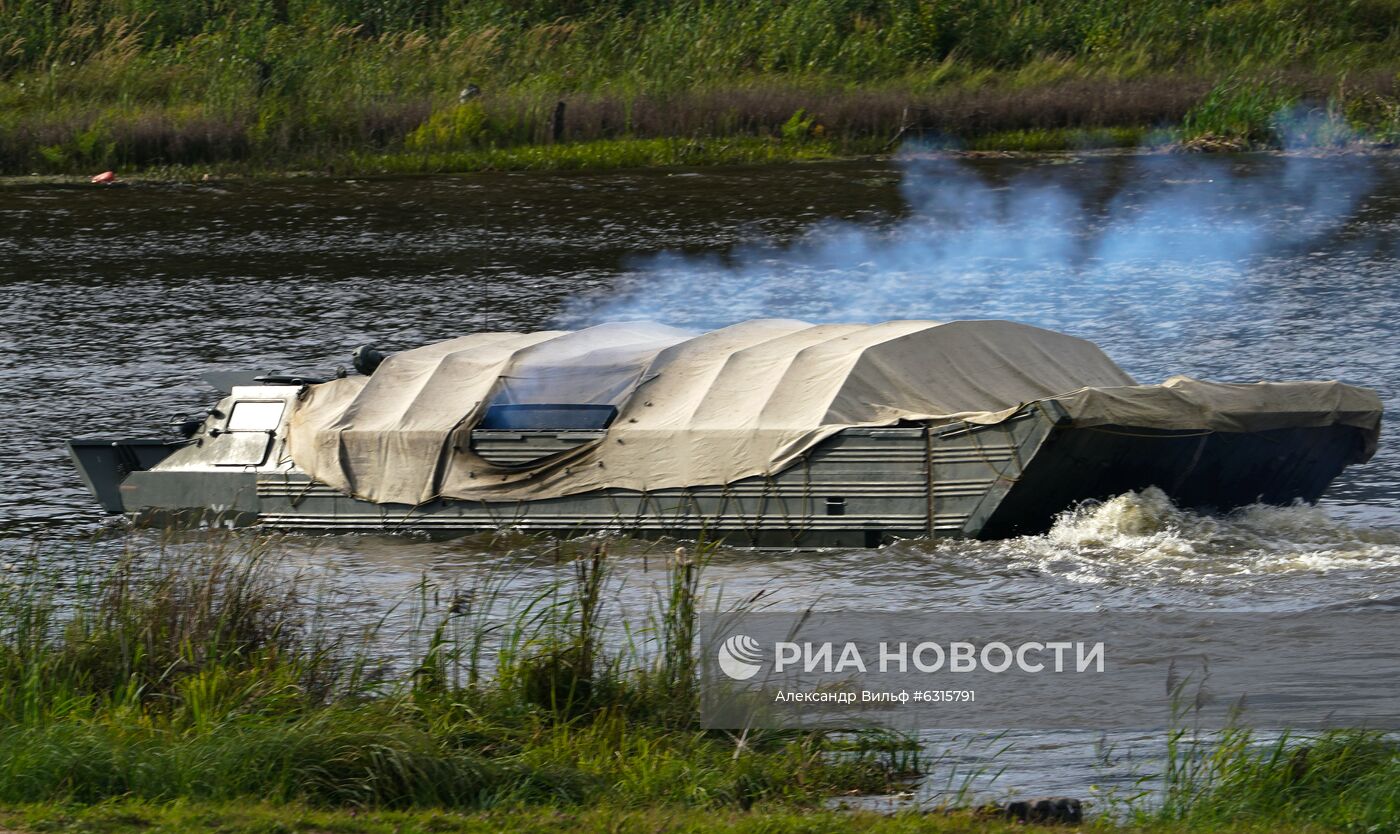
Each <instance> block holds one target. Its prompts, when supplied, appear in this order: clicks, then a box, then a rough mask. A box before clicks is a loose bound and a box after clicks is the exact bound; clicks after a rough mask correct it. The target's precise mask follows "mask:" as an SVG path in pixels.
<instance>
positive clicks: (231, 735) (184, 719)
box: [0, 536, 1400, 834]
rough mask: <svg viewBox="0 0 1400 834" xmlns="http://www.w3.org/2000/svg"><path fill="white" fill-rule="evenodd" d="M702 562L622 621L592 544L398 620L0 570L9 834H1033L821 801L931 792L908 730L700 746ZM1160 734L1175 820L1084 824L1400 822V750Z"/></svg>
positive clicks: (312, 604)
mask: <svg viewBox="0 0 1400 834" xmlns="http://www.w3.org/2000/svg"><path fill="white" fill-rule="evenodd" d="M706 553H707V551H706V549H705V548H703V547H702V548H698V549H691V550H681V551H678V552H677V553H676V554H675V555H674V556H671V557H668V558H667V559H665V560H658V562H662V561H664V562H665V564H664V566H661V565H659V566H658V570H660V571H661V572H662V573H661V575H660V576H659V578H658V585H657V595H656V602H655V604H654V605H653V606H652V607H651V609H650V610H648V611H645V612H632V613H631V614H630V616H629V619H627V620H626V621H625V622H624V621H618V620H614V619H613V618H614V617H616V616H619V615H617V614H615V613H613V612H612V609H611V608H610V606H609V605H608V604H607V602H606V600H607V595H608V592H607V591H606V588H607V575H608V557H607V554H606V551H605V549H604V548H602V547H600V546H597V545H589V544H587V543H579V544H576V545H569V544H565V545H557V544H555V545H551V544H549V543H541V545H540V547H539V552H538V554H537V555H539V556H546V557H548V558H551V559H553V560H555V563H554V564H555V566H556V571H557V576H558V577H559V579H558V582H557V584H555V585H553V586H550V587H548V588H547V589H546V590H545V591H543V592H540V593H537V594H535V595H533V596H532V597H531V598H529V599H520V598H519V595H518V594H516V595H509V594H507V593H506V591H507V584H508V583H509V581H510V577H509V576H500V577H496V578H488V579H486V580H483V581H481V582H478V583H476V584H474V585H471V586H465V587H456V586H450V585H441V584H434V583H431V582H429V581H427V580H426V579H425V580H424V581H423V582H421V583H419V584H418V585H417V586H415V587H413V588H411V589H406V592H405V594H404V596H403V598H402V599H401V600H400V601H398V602H397V603H394V604H393V605H391V606H389V607H388V608H387V609H386V604H385V601H384V600H382V599H381V600H374V601H367V600H364V599H361V598H359V597H358V596H356V595H354V594H349V593H347V592H345V591H344V590H335V587H338V586H332V585H330V584H328V583H326V582H324V581H321V580H317V579H315V578H313V577H310V576H307V575H305V574H300V573H297V572H296V571H295V570H294V569H293V567H292V566H291V565H290V563H288V562H287V561H286V559H285V558H284V557H283V556H281V555H280V554H279V552H278V550H277V547H276V543H275V542H252V541H250V540H247V539H237V538H224V537H222V536H211V537H210V538H209V539H208V540H207V541H203V542H202V543H199V544H196V545H190V544H188V543H187V544H184V545H180V546H178V547H176V546H172V547H170V548H167V549H154V550H143V551H139V552H132V553H129V554H128V555H127V556H126V557H125V558H123V559H120V560H117V561H116V562H111V561H97V560H94V559H89V558H86V557H84V556H83V555H82V554H79V553H72V552H52V553H46V554H44V558H40V557H39V556H38V555H36V556H35V557H34V558H32V559H29V560H26V561H21V562H18V563H12V564H7V565H5V566H3V571H0V829H3V828H10V829H16V830H24V831H70V830H71V831H89V832H91V831H112V832H124V831H137V830H141V831H192V830H220V831H227V832H241V831H250V832H251V831H263V832H267V831H303V830H306V831H344V832H388V831H395V832H409V831H490V830H521V831H540V832H546V831H561V832H563V831H569V832H579V834H587V832H592V831H600V832H601V831H608V832H618V831H662V830H664V831H678V832H679V831H701V830H719V831H733V832H772V833H773V834H781V832H789V831H790V832H808V833H809V834H816V832H827V831H831V832H836V831H869V832H912V831H1002V830H1007V829H1008V828H1010V827H1016V828H1017V829H1018V830H1024V826H1022V825H1020V824H1019V823H1018V824H1015V825H1013V824H1011V823H1009V822H1008V821H1007V820H1006V819H1005V818H1004V817H1002V816H1001V815H1000V814H999V813H996V812H992V813H987V812H978V811H976V810H973V809H966V810H959V811H953V812H948V813H944V812H935V813H904V814H896V815H893V816H889V815H881V814H876V813H872V812H868V811H865V812H862V811H847V810H841V809H839V808H838V807H836V805H835V803H837V802H839V800H841V798H843V797H848V796H856V795H866V794H881V793H887V792H889V791H891V790H894V789H904V788H907V787H908V786H909V784H910V780H911V779H914V778H917V777H918V776H920V775H932V776H934V778H937V776H938V774H936V773H934V774H926V773H924V772H923V771H924V768H923V767H922V766H921V762H920V758H919V755H918V752H917V750H916V749H913V748H911V747H910V745H909V744H908V743H907V742H906V741H905V740H903V739H900V738H895V737H888V736H884V735H879V734H865V735H860V736H854V737H853V736H850V735H842V736H839V737H835V736H831V735H827V734H821V733H793V732H749V733H744V734H734V733H726V732H715V731H705V730H702V729H700V728H699V727H698V726H697V724H696V703H697V692H696V672H697V663H698V660H697V656H696V652H695V622H696V621H695V613H696V608H697V606H698V605H699V600H700V593H699V589H700V586H701V581H702V573H703V570H704V561H705V559H706V558H707V556H706ZM386 610H387V611H388V613H387V614H386V613H385V612H386ZM608 635H610V636H608ZM619 635H626V636H627V638H626V639H625V640H619ZM853 741H854V742H856V743H852V742H853ZM1167 742H1168V745H1167V749H1168V751H1169V754H1170V755H1169V757H1168V765H1167V769H1166V772H1165V774H1163V775H1162V778H1161V781H1160V782H1159V783H1156V784H1160V785H1161V787H1162V789H1163V791H1164V792H1163V794H1162V795H1163V797H1164V801H1162V802H1161V803H1159V804H1157V805H1150V806H1145V807H1143V808H1133V807H1126V808H1116V809H1115V808H1099V809H1098V810H1099V811H1100V812H1109V813H1108V814H1107V815H1106V816H1101V817H1099V818H1097V819H1096V820H1094V821H1092V822H1091V826H1092V827H1096V828H1101V829H1104V830H1117V831H1129V830H1143V831H1225V830H1261V831H1262V830H1270V831H1277V830H1285V831H1287V830H1299V831H1318V830H1326V831H1347V832H1351V831H1375V832H1381V831H1393V830H1395V828H1394V825H1393V823H1394V820H1396V819H1400V748H1397V747H1396V745H1395V744H1394V743H1393V742H1391V741H1389V740H1387V739H1386V738H1384V737H1381V736H1377V735H1374V734H1355V733H1350V734H1330V735H1325V736H1322V737H1320V738H1314V739H1284V740H1281V741H1276V742H1273V743H1270V744H1256V743H1255V742H1254V741H1253V739H1251V737H1250V736H1249V735H1248V734H1246V733H1242V732H1233V733H1226V734H1224V735H1213V736H1207V737H1194V736H1188V735H1186V734H1184V733H1176V734H1174V735H1172V736H1171V737H1170V738H1169V739H1167ZM895 804H896V805H898V803H895ZM1387 825H1389V826H1390V827H1387Z"/></svg>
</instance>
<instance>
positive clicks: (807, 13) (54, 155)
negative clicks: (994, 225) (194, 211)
mask: <svg viewBox="0 0 1400 834" xmlns="http://www.w3.org/2000/svg"><path fill="white" fill-rule="evenodd" d="M146 6H147V4H145V3H144V2H134V3H133V2H118V1H117V0H100V1H99V2H93V3H84V4H76V5H70V6H63V7H61V8H58V7H54V8H51V7H49V6H48V5H45V4H39V3H31V2H28V1H27V0H26V1H25V2H21V3H20V4H19V5H18V6H17V7H16V8H14V9H11V10H8V11H7V13H6V15H5V16H4V17H3V19H0V173H3V174H9V175H30V174H73V175H77V174H92V173H95V172H96V171H100V170H105V169H116V170H118V172H119V173H131V172H135V171H144V172H151V171H160V170H163V169H166V168H170V167H175V168H180V169H186V168H187V169H190V170H195V171H199V172H201V175H202V173H205V172H211V171H213V172H214V173H217V172H218V171H227V170H243V171H261V172H285V171H298V170H311V171H323V170H326V169H327V168H330V169H333V170H335V171H338V172H344V173H373V172H375V171H378V170H385V169H389V170H410V169H411V170H431V171H466V170H488V169H489V170H518V169H521V168H527V167H528V168H540V167H550V168H574V167H619V166H634V165H670V164H681V163H684V164H707V163H711V162H714V163H727V162H738V161H750V162H752V161H773V160H785V159H795V158H807V157H811V156H814V155H816V156H851V155H864V154H868V153H871V152H874V151H873V150H872V149H880V148H892V147H898V146H899V144H900V143H902V142H905V141H908V140H911V139H912V140H914V141H919V142H925V143H933V144H937V145H939V146H946V147H956V148H975V149H984V150H1060V149H1078V148H1082V147H1086V146H1088V147H1101V146H1103V143H1105V142H1107V143H1109V144H1111V145H1113V146H1119V145H1124V144H1141V143H1143V142H1149V143H1152V144H1164V143H1168V142H1176V143H1179V144H1182V145H1183V146H1186V147H1191V148H1199V149H1240V148H1259V147H1280V146H1284V145H1289V144H1296V143H1297V142H1300V141H1302V142H1310V143H1316V144H1321V145H1330V144H1337V143H1346V142H1350V141H1356V140H1358V139H1361V140H1364V141H1371V142H1382V143H1392V142H1395V141H1396V140H1397V139H1398V138H1400V87H1397V70H1400V61H1397V60H1396V59H1395V57H1394V56H1395V55H1397V54H1400V48H1397V47H1400V34H1397V33H1398V32H1400V11H1397V10H1396V9H1395V8H1392V7H1391V6H1389V5H1387V4H1376V3H1370V4H1364V3H1352V4H1345V5H1344V6H1343V7H1341V8H1338V9H1329V10H1325V11H1324V10H1323V9H1321V8H1319V7H1317V6H1315V5H1314V4H1308V3H1303V2H1280V3H1272V4H1267V5H1264V6H1260V5H1259V4H1257V3H1251V2H1246V0H1234V2H1223V3H1220V4H1214V5H1211V6H1200V7H1198V6H1195V5H1192V4H1180V3H1172V2H1157V3H1149V4H1146V5H1144V4H1141V3H1131V2H1127V0H1113V2H1108V3H1103V2H1089V0H1056V2H1052V3H1045V4H1034V5H1032V6H1025V7H1022V6H1020V5H1013V6H1012V7H1005V4H1004V3H1001V2H998V0H974V2H967V3H958V4H922V3H917V2H903V1H901V2H877V3H861V4H852V3H848V2H842V0H800V2H797V1H795V2H791V3H782V4H754V5H750V4H706V3H696V2H689V0H668V1H667V2H661V3H655V4H646V5H645V6H642V5H636V4H632V3H626V2H587V3H567V4H566V3H558V2H549V0H539V2H534V3H529V4H523V5H522V4H507V3H502V4H493V3H460V2H456V1H455V0H435V1H434V2H430V3H426V4H404V3H376V4H365V3H360V2H352V0H315V2H308V3H301V4H295V5H293V4H287V3H279V2H273V3H257V4H244V3H240V4H223V3H211V4H205V5H204V6H198V7H189V8H188V9H185V8H183V7H182V8H181V9H179V10H175V9H171V8H167V7H166V5H165V4H154V5H151V6H150V8H149V9H148V8H146ZM993 32H994V33H996V34H995V36H989V34H988V33H993ZM1320 113H1321V114H1325V115H1326V118H1325V119H1324V120H1321V121H1325V123H1326V124H1327V125H1328V127H1326V129H1323V130H1318V129H1314V128H1315V126H1316V124H1317V123H1318V122H1319V119H1318V118H1317V115H1318V114H1320ZM1310 126H1311V127H1310ZM702 148H703V150H702Z"/></svg>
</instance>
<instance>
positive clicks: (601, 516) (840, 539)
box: [258, 410, 1050, 548]
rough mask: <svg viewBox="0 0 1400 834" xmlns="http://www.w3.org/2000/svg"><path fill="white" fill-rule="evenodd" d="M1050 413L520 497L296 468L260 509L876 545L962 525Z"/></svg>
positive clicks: (398, 521)
mask: <svg viewBox="0 0 1400 834" xmlns="http://www.w3.org/2000/svg"><path fill="white" fill-rule="evenodd" d="M1049 429H1050V422H1049V421H1048V420H1047V419H1046V417H1045V415H1044V414H1043V413H1042V412H1041V411H1039V410H1028V411H1027V412H1026V413H1025V414H1024V415H1023V416H1022V417H1020V418H1019V419H1015V420H1011V421H1008V422H1006V423H1004V424H1001V425H998V426H976V427H968V426H961V425H960V426H957V427H947V428H943V429H941V430H940V429H933V430H931V431H930V430H928V429H926V428H925V427H923V426H909V427H898V428H880V429H852V430H847V431H845V432H842V433H841V434H839V435H837V436H835V437H833V438H831V439H830V440H829V441H827V442H825V443H823V444H822V445H821V446H819V447H818V448H817V449H815V450H814V451H813V452H812V453H811V454H810V455H809V456H808V457H807V459H806V460H805V461H803V462H801V463H799V464H797V465H795V466H793V467H790V468H788V469H786V470H784V471H782V472H780V473H778V474H776V475H773V476H771V477H754V478H746V479H743V480H740V481H736V482H734V483H732V484H728V485H723V486H711V487H705V486H702V487H691V488H686V489H667V490H656V491H652V492H646V493H642V492H635V491H631V490H599V491H596V492H590V493H585V494H581V495H572V496H566V497H563V498H548V499H541V500H538V501H528V502H517V503H492V502H477V501H443V502H435V503H433V504H429V505H425V506H421V507H409V506H406V505H392V504H387V505H380V504H371V503H367V502H363V501H357V500H354V499H351V498H348V497H346V496H344V495H341V494H340V493H338V492H336V491H335V490H332V489H330V488H328V487H325V486H321V485H317V484H312V483H310V482H309V481H307V480H306V478H305V477H304V476H296V475H291V474H286V475H284V474H268V475H264V476H262V477H260V478H259V480H258V503H259V506H260V516H259V521H260V522H261V523H262V524H264V525H267V526H270V527H275V528H280V529H297V530H396V529H398V530H415V531H429V532H433V531H438V532H443V533H460V532H465V531H472V530H494V529H503V528H512V529H519V530H527V531H536V532H549V533H554V534H559V535H584V534H589V533H596V532H616V533H628V534H636V535H641V536H675V537H678V538H697V537H700V536H702V535H703V536H705V537H707V538H710V539H720V538H722V539H724V540H725V541H726V542H728V543H729V544H731V545H734V546H740V547H759V548H811V547H873V546H877V545H879V544H881V543H883V542H886V541H889V540H891V539H894V538H920V537H925V536H961V535H967V534H968V524H969V519H971V518H972V517H973V515H974V512H975V511H976V510H977V508H978V507H979V506H981V505H982V503H983V502H984V500H985V498H986V495H987V493H988V491H989V490H993V489H995V488H996V487H997V486H998V484H999V482H1000V480H1001V479H1002V478H1003V477H1004V476H1005V475H1006V473H1007V472H1008V471H1011V470H1014V471H1015V472H1017V473H1018V472H1019V469H1020V460H1021V459H1022V458H1023V457H1028V456H1029V455H1030V454H1032V453H1033V452H1034V449H1035V447H1037V446H1038V445H1039V443H1040V441H1041V440H1042V439H1043V438H1044V436H1045V435H1046V434H1047V433H1048V431H1049Z"/></svg>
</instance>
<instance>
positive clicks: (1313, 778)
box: [1148, 729, 1400, 832]
mask: <svg viewBox="0 0 1400 834" xmlns="http://www.w3.org/2000/svg"><path fill="white" fill-rule="evenodd" d="M1169 753H1170V755H1169V766H1168V770H1167V778H1166V785H1165V801H1164V803H1163V804H1162V806H1161V808H1160V809H1158V810H1157V811H1155V812H1153V813H1152V814H1150V815H1148V819H1151V820H1152V821H1155V822H1159V823H1168V824H1170V825H1172V826H1175V827H1184V828H1189V829H1193V830H1215V829H1220V828H1226V827H1230V826H1239V825H1250V826H1254V827H1257V828H1259V829H1260V830H1267V829H1268V828H1270V827H1272V826H1278V827H1284V828H1290V827H1301V826H1310V827H1315V828H1320V829H1322V830H1328V831H1354V832H1385V831H1395V830H1397V821H1398V820H1400V744H1397V742H1396V741H1395V740H1394V739H1393V738H1391V737H1388V736H1386V735H1384V734H1381V733H1376V732H1363V731H1333V732H1326V733H1321V734H1317V735H1313V736H1295V735H1287V734H1286V735H1283V736H1280V737H1277V738H1275V739H1273V740H1261V739H1259V738H1258V737H1257V736H1256V735H1255V734H1254V733H1252V732H1250V731H1247V730H1243V729H1232V730H1226V731H1222V732H1220V733H1215V734H1210V735H1205V736H1202V735H1196V734H1194V733H1190V732H1188V731H1184V730H1181V731H1176V732H1174V733H1173V734H1172V737H1171V740H1170V744H1169Z"/></svg>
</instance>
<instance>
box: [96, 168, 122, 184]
mask: <svg viewBox="0 0 1400 834" xmlns="http://www.w3.org/2000/svg"><path fill="white" fill-rule="evenodd" d="M92 181H93V182H95V183H100V184H102V185H106V184H107V183H111V182H116V181H117V175H116V174H115V173H113V172H111V171H103V172H102V173H100V174H98V175H97V176H95V177H93V178H92Z"/></svg>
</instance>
